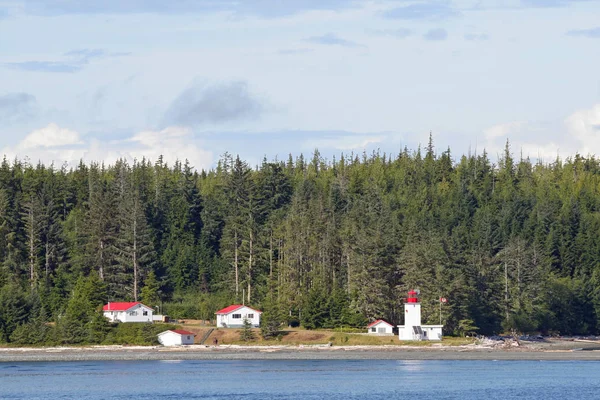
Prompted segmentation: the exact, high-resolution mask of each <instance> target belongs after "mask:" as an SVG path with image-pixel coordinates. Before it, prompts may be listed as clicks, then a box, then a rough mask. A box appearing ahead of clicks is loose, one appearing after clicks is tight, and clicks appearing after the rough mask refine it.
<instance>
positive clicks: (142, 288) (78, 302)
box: [0, 140, 600, 343]
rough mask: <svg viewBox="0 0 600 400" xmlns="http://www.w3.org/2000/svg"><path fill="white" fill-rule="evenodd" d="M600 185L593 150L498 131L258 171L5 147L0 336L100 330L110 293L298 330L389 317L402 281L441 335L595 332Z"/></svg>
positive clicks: (231, 163)
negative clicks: (551, 146)
mask: <svg viewBox="0 0 600 400" xmlns="http://www.w3.org/2000/svg"><path fill="white" fill-rule="evenodd" d="M599 192H600V161H598V160H596V159H595V158H593V157H589V158H585V157H582V156H579V155H575V156H573V157H571V158H567V159H566V160H560V159H557V160H555V161H553V162H550V163H542V162H538V163H532V162H531V161H530V160H529V159H526V158H525V159H524V158H520V159H516V158H514V155H512V154H511V152H510V147H509V144H508V143H507V145H506V150H505V152H504V154H503V155H502V156H501V157H500V158H499V160H498V161H497V163H494V162H493V161H492V160H491V159H490V158H489V157H488V155H487V154H486V153H485V152H484V153H483V154H475V155H473V154H470V155H463V156H460V157H454V156H453V155H452V154H451V152H450V150H449V149H448V150H446V151H443V152H436V150H435V149H434V146H433V143H432V141H431V140H430V142H429V145H428V146H427V148H425V149H422V150H421V149H417V150H415V151H409V150H408V149H404V150H402V151H400V153H399V154H397V155H393V156H390V155H386V154H381V153H379V152H375V153H372V154H362V155H354V154H352V155H349V156H348V155H342V156H341V157H339V159H335V158H334V159H333V160H330V161H328V160H325V159H324V158H323V157H321V155H320V154H319V152H318V151H315V152H314V154H313V155H312V157H311V158H304V157H303V156H299V157H296V158H295V159H294V158H293V157H292V156H290V157H289V159H287V160H285V161H281V160H272V161H268V160H267V159H265V160H264V161H263V162H262V164H261V165H257V166H250V165H248V164H247V163H246V162H244V161H243V160H241V159H240V158H239V157H233V156H231V155H229V154H225V155H223V156H222V157H221V159H220V161H219V162H218V164H217V165H216V167H215V168H214V169H213V170H210V171H196V170H195V169H194V168H193V166H191V165H189V163H187V162H182V163H175V164H174V165H167V164H166V163H165V162H164V161H163V160H162V159H159V160H158V161H156V162H155V163H151V162H149V161H147V160H138V161H135V162H133V164H132V165H131V164H128V163H127V162H125V161H122V160H121V161H117V162H116V163H115V164H114V165H108V166H107V165H102V164H94V163H93V164H91V165H86V164H84V163H80V164H79V165H78V166H77V167H74V168H67V167H62V168H57V167H56V166H45V165H42V164H38V165H31V164H29V163H27V162H20V161H10V160H6V159H4V161H3V162H2V164H1V165H0V288H1V289H0V342H2V341H4V342H11V341H12V342H35V340H36V339H35V338H32V337H31V335H34V336H35V335H37V333H35V332H40V330H41V331H44V332H45V330H49V329H52V330H54V331H55V332H54V335H58V339H55V341H57V342H64V343H70V342H77V341H78V340H80V341H81V340H83V341H91V342H94V341H101V339H94V335H96V334H98V332H100V334H102V332H103V330H104V329H105V327H104V325H103V324H104V321H102V317H101V314H100V313H99V312H98V311H97V310H98V307H99V306H101V305H102V304H103V303H105V302H107V301H130V300H138V301H143V302H144V303H146V304H147V305H149V306H152V307H157V309H159V310H160V311H161V312H162V313H165V314H168V315H170V316H173V317H177V318H183V317H187V318H197V319H213V318H214V312H215V311H216V310H218V309H219V308H221V307H223V306H226V305H229V304H231V303H238V302H239V303H241V302H242V301H244V302H245V304H247V305H251V306H254V307H257V308H262V309H263V310H264V311H265V314H264V319H265V321H264V322H265V324H271V325H273V326H279V324H280V323H288V324H298V323H299V324H302V325H303V326H305V327H306V328H308V329H314V328H334V327H339V326H355V327H359V326H364V324H366V323H367V322H368V321H370V320H373V319H376V318H384V319H387V320H388V321H390V322H392V323H393V324H397V323H402V322H403V299H404V297H405V296H406V292H407V291H408V289H409V288H418V289H420V291H421V301H422V308H423V322H424V323H439V321H440V319H441V321H442V323H443V324H444V325H445V328H444V330H445V331H444V333H445V334H449V335H452V334H456V335H459V334H464V333H466V332H478V333H482V334H492V333H498V332H502V331H510V330H517V331H520V332H542V333H560V334H589V333H597V332H598V331H599V329H600V322H599V320H598V315H600V193H599ZM242 297H243V298H242ZM440 297H445V298H446V299H448V302H447V303H445V304H443V305H442V306H441V307H440V303H439V298H440ZM440 310H441V313H440ZM89 327H93V329H90V328H89ZM32 332H34V333H32ZM73 332H76V333H77V332H79V333H78V334H79V335H80V336H81V335H83V333H82V332H87V333H85V334H86V335H88V336H89V335H91V336H89V337H87V338H86V339H73V338H72V336H73ZM28 335H29V336H28ZM24 337H25V338H24ZM67 337H71V339H65V338H67Z"/></svg>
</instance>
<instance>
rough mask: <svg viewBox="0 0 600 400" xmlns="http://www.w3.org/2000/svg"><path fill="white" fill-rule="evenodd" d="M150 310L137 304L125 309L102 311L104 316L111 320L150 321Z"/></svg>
mask: <svg viewBox="0 0 600 400" xmlns="http://www.w3.org/2000/svg"><path fill="white" fill-rule="evenodd" d="M152 312H153V310H152V309H151V308H149V307H146V306H144V305H141V304H138V305H135V306H133V307H131V308H130V309H129V310H127V311H104V316H105V317H106V318H108V320H109V321H111V322H152ZM144 313H146V315H144Z"/></svg>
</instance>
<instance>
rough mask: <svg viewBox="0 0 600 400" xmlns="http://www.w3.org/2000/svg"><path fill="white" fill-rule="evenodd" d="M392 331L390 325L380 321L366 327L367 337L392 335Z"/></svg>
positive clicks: (392, 327)
mask: <svg viewBox="0 0 600 400" xmlns="http://www.w3.org/2000/svg"><path fill="white" fill-rule="evenodd" d="M392 329H394V326H393V325H392V324H390V323H389V322H387V321H384V320H382V319H378V320H377V321H373V322H371V323H370V324H369V325H368V326H367V333H368V334H369V335H393V334H394V332H392Z"/></svg>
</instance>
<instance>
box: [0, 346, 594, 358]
mask: <svg viewBox="0 0 600 400" xmlns="http://www.w3.org/2000/svg"><path fill="white" fill-rule="evenodd" d="M360 359H365V360H561V361H565V360H581V361H600V350H579V349H575V350H532V349H514V350H513V349H511V350H504V349H490V348H477V347H468V346H459V347H436V348H433V347H410V346H333V347H318V346H304V347H301V346H260V347H259V346H233V345H232V346H218V347H213V346H210V347H206V346H189V347H185V348H164V347H143V346H91V347H48V348H0V362H23V361H110V360H112V361H128V360H138V361H139V360H360Z"/></svg>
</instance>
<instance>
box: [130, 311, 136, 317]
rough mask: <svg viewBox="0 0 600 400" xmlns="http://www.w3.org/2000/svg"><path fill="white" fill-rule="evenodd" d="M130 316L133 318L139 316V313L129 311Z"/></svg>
mask: <svg viewBox="0 0 600 400" xmlns="http://www.w3.org/2000/svg"><path fill="white" fill-rule="evenodd" d="M128 314H129V315H130V316H132V317H135V316H137V311H129V313H128Z"/></svg>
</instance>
